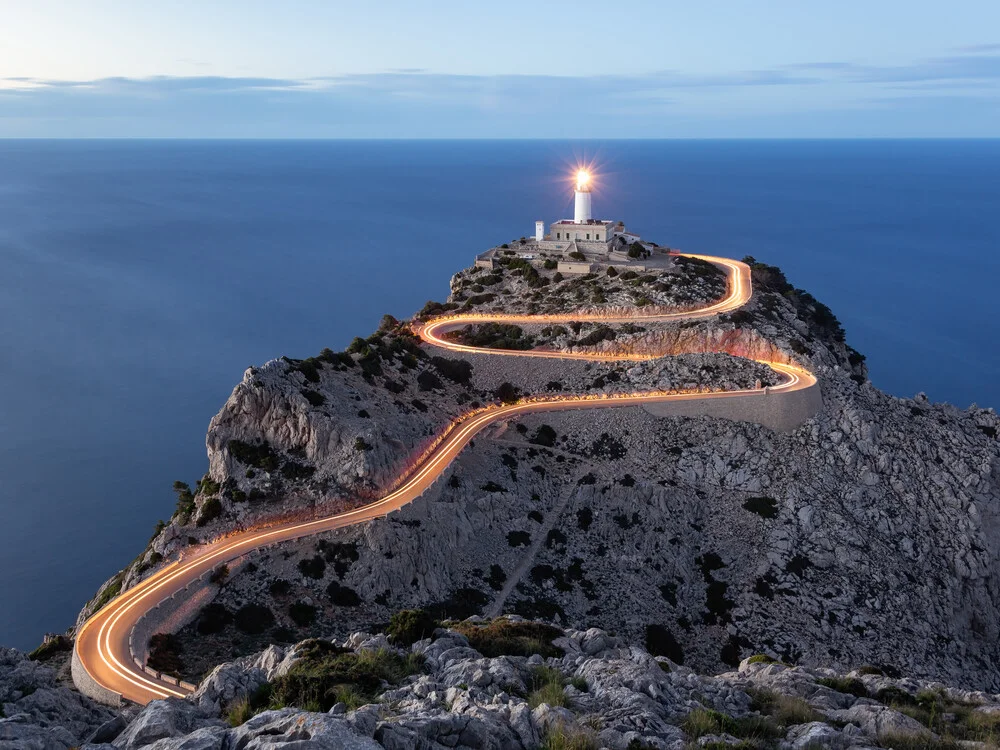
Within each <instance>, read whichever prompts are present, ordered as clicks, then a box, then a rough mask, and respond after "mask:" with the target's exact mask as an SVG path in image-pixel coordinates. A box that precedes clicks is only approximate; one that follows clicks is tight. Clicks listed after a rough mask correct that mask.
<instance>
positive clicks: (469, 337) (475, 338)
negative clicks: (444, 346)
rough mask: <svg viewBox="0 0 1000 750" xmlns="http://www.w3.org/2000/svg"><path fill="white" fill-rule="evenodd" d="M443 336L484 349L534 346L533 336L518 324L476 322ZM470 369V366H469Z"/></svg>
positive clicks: (529, 347)
mask: <svg viewBox="0 0 1000 750" xmlns="http://www.w3.org/2000/svg"><path fill="white" fill-rule="evenodd" d="M445 338H447V339H449V340H451V341H456V342H458V343H459V344H463V345H465V346H477V347H481V348H484V349H517V350H525V349H531V348H532V347H534V346H535V339H534V337H533V336H530V335H525V333H524V329H522V328H521V327H520V326H516V325H512V324H507V323H477V324H476V325H467V326H463V327H462V328H459V329H458V330H456V331H451V332H450V333H448V334H446V336H445ZM470 369H471V367H470Z"/></svg>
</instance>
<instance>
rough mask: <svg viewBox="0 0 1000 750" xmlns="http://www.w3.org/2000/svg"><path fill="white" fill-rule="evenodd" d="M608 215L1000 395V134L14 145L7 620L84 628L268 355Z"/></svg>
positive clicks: (1, 290) (885, 363) (874, 351)
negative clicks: (540, 229)
mask: <svg viewBox="0 0 1000 750" xmlns="http://www.w3.org/2000/svg"><path fill="white" fill-rule="evenodd" d="M584 160H585V161H593V162H594V163H596V165H597V171H598V173H599V174H600V175H601V178H600V189H599V190H598V191H597V192H596V193H595V197H594V207H595V211H596V212H597V213H598V214H600V215H602V216H606V217H609V218H615V219H623V220H624V221H625V222H626V224H627V225H628V226H629V227H631V228H634V229H636V230H638V231H640V232H641V233H642V234H643V235H644V236H646V237H649V238H650V239H653V240H655V241H657V242H660V243H665V244H670V245H672V246H674V247H679V248H682V249H685V250H691V251H699V252H705V253H713V254H719V255H726V256H731V257H736V258H740V257H742V256H744V255H747V254H751V255H754V256H756V257H757V258H758V259H760V260H763V261H766V262H769V263H774V264H777V265H780V266H781V267H782V268H784V269H785V270H786V272H787V274H788V276H789V278H790V280H791V281H792V282H793V283H795V284H796V285H798V286H801V287H804V288H806V289H808V290H809V291H811V292H812V293H813V294H814V295H815V296H816V297H817V298H819V299H820V300H822V301H824V302H826V303H828V304H829V305H830V306H831V307H832V308H833V310H834V311H835V312H836V314H837V315H838V316H839V317H840V318H841V320H842V322H843V323H844V326H845V328H846V329H847V332H848V340H849V342H850V343H851V344H853V345H854V346H855V348H857V349H858V350H860V351H861V352H863V353H865V354H867V355H868V361H869V364H870V367H871V372H872V379H873V380H874V382H875V383H876V384H877V385H878V386H880V387H882V388H883V389H885V390H888V391H890V392H892V393H895V394H898V395H912V394H914V393H915V392H917V391H920V390H924V391H926V392H927V393H928V394H929V396H930V397H931V398H932V399H934V400H947V401H951V402H953V403H956V404H959V405H961V406H966V405H968V404H969V403H970V402H973V401H975V402H978V403H979V404H982V405H1000V379H998V378H997V377H996V373H997V371H998V369H1000V351H998V347H997V343H998V341H1000V319H998V316H997V314H996V305H997V293H996V285H997V278H998V277H1000V273H998V271H1000V259H998V253H1000V210H998V207H1000V180H998V175H1000V141H979V142H976V141H923V142H921V141H908V142H894V141H870V142H857V141H855V142H823V141H793V142H718V141H715V142H709V141H705V142H699V141H669V142H642V141H631V142H606V143H598V142H591V143H563V142H277V143H275V142H155V141H153V142H150V141H138V142H114V141H112V142H24V141H6V142H4V141H0V394H2V396H0V643H3V644H6V645H13V646H17V647H20V648H31V647H33V646H34V645H36V644H37V643H38V642H39V640H40V638H41V635H42V633H43V632H45V631H47V630H62V629H64V628H65V627H66V626H68V625H69V624H71V623H72V621H73V618H74V616H75V614H76V612H77V611H78V609H79V607H80V606H81V605H82V604H83V603H84V601H86V599H87V598H88V597H89V596H90V595H91V594H92V593H93V592H94V590H95V588H96V587H97V586H98V584H99V583H100V582H101V581H103V580H104V579H106V578H107V577H108V576H110V575H111V574H112V573H114V572H115V571H116V570H118V569H119V568H120V567H121V566H122V565H124V564H125V563H127V562H128V561H129V560H131V559H132V558H133V557H134V556H135V555H136V554H137V553H138V552H139V551H140V550H141V549H142V547H143V545H144V544H145V542H146V540H147V538H148V536H149V534H150V532H151V531H152V529H153V526H154V524H155V522H156V520H157V519H158V518H166V517H168V516H169V515H170V513H171V511H172V508H173V505H174V499H173V497H172V493H171V491H170V484H171V482H173V480H175V479H183V480H185V481H193V480H194V479H196V478H197V477H199V476H200V475H201V474H202V473H203V472H204V470H205V467H206V460H205V447H204V435H205V429H206V426H207V424H208V421H209V419H210V418H211V416H212V415H213V414H214V413H215V412H216V411H217V410H218V409H219V407H220V406H221V405H222V403H223V402H224V401H225V399H226V398H227V396H228V395H229V392H230V390H231V389H232V387H233V386H234V385H235V384H236V383H237V382H238V381H239V380H240V378H241V376H242V373H243V370H244V369H245V368H246V367H247V366H249V365H253V364H259V363H262V362H264V361H266V360H268V359H271V358H273V357H277V356H280V355H282V354H287V355H290V356H308V355H311V354H315V353H317V352H319V350H320V349H322V348H323V347H325V346H329V347H332V348H334V349H338V348H342V347H343V346H344V345H346V344H347V343H348V342H349V341H350V339H351V338H352V337H353V336H354V335H356V334H365V333H366V332H369V331H371V330H372V329H373V328H374V327H375V326H376V325H377V323H378V320H379V318H380V316H381V315H382V314H383V313H386V312H388V313H393V314H394V315H397V316H400V317H402V316H407V315H409V314H411V313H412V312H413V311H414V310H416V309H417V308H419V307H420V306H421V305H422V304H423V303H424V302H425V301H426V300H427V299H430V298H437V299H440V298H443V297H444V296H445V295H446V294H447V291H448V278H449V276H450V275H451V274H452V273H453V272H454V271H455V270H457V269H459V268H461V267H463V266H465V265H468V263H469V262H470V260H471V259H472V256H473V254H474V253H476V252H477V251H479V250H481V249H483V248H485V247H486V246H489V245H491V244H494V243H498V242H502V241H505V240H509V239H512V238H515V237H519V236H521V235H527V234H530V233H532V232H533V231H534V221H535V219H545V220H546V221H549V220H552V219H554V218H559V217H563V216H566V215H570V214H571V213H572V205H571V194H570V193H569V192H568V188H567V186H568V182H567V181H566V179H565V178H566V176H567V175H568V173H569V171H570V170H571V168H572V166H573V165H574V164H575V163H577V161H584Z"/></svg>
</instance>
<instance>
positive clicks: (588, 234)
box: [587, 232, 590, 240]
mask: <svg viewBox="0 0 1000 750" xmlns="http://www.w3.org/2000/svg"><path fill="white" fill-rule="evenodd" d="M587 239H588V240H589V239H590V232H587Z"/></svg>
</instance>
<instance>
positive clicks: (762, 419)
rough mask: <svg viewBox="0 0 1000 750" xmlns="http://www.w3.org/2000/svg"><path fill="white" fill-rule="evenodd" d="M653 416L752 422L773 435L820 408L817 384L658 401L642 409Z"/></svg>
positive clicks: (806, 417)
mask: <svg viewBox="0 0 1000 750" xmlns="http://www.w3.org/2000/svg"><path fill="white" fill-rule="evenodd" d="M642 408H643V409H645V410H646V411H647V412H649V413H650V414H652V415H653V416H656V417H719V418H721V419H730V420H732V421H734V422H754V423H755V424H759V425H762V426H764V427H768V428H770V429H772V430H775V431H776V432H789V431H790V430H794V429H795V428H796V427H798V426H800V425H801V424H803V423H804V422H805V421H806V420H807V419H809V418H810V417H813V416H815V415H816V414H818V413H819V412H820V410H821V409H822V408H823V396H822V394H821V393H820V388H819V383H818V382H817V383H816V384H815V385H811V386H809V387H808V388H803V389H802V390H799V391H767V390H762V391H761V392H760V394H759V395H757V394H753V395H746V394H739V395H734V396H714V397H711V398H693V399H689V400H686V401H661V402H659V403H655V404H646V405H645V406H643V407H642Z"/></svg>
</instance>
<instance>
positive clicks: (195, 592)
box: [128, 571, 218, 690]
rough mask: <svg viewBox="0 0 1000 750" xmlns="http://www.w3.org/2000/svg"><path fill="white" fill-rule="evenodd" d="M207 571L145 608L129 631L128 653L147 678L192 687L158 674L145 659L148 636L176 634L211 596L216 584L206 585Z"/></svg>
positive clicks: (147, 656)
mask: <svg viewBox="0 0 1000 750" xmlns="http://www.w3.org/2000/svg"><path fill="white" fill-rule="evenodd" d="M211 573H212V572H211V571H209V572H208V573H205V574H204V575H203V576H201V577H200V578H198V579H197V580H195V581H193V582H192V583H190V584H188V585H187V586H186V587H185V588H183V589H181V590H180V591H178V592H177V593H176V594H174V595H173V596H172V597H170V598H169V599H165V600H164V601H162V602H160V603H159V604H158V605H157V606H155V607H153V608H152V609H150V610H149V611H147V612H146V613H145V614H144V615H143V616H142V618H141V619H140V620H139V621H138V622H137V623H136V625H135V627H134V628H132V632H131V633H130V634H129V641H128V646H129V652H130V653H131V655H132V660H133V661H134V662H135V665H136V666H137V667H138V668H139V669H141V670H143V671H144V672H146V673H147V674H149V675H150V676H151V677H156V678H158V679H162V680H164V681H165V682H168V683H170V684H173V685H177V684H180V685H181V687H182V688H187V689H189V690H194V689H195V686H193V685H188V684H187V683H178V681H177V680H176V679H174V678H172V677H170V676H169V675H160V674H159V673H158V672H156V671H154V670H152V669H150V668H149V667H147V666H146V660H147V659H148V658H149V639H150V638H151V637H152V636H154V635H156V634H157V633H176V632H177V631H178V630H180V629H181V628H183V627H184V626H185V625H187V624H188V623H189V622H191V621H192V620H194V618H195V617H196V616H197V614H198V612H199V611H201V608H202V607H204V606H205V605H206V604H208V603H209V602H210V601H212V599H214V598H215V595H216V593H217V592H218V587H217V586H214V585H212V584H210V583H209V582H208V578H209V576H210V575H211Z"/></svg>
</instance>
